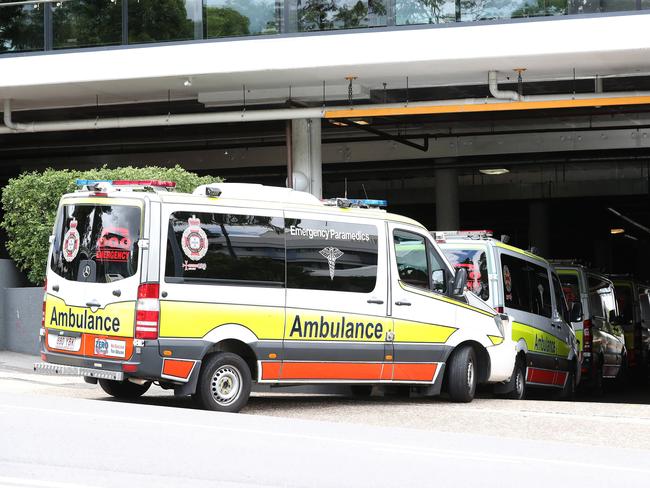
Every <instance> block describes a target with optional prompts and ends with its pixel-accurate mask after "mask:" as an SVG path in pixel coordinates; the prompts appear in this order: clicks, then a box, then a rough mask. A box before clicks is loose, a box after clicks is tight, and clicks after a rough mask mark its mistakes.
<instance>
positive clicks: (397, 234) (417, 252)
mask: <svg viewBox="0 0 650 488" xmlns="http://www.w3.org/2000/svg"><path fill="white" fill-rule="evenodd" d="M393 244H394V246H395V257H396V260H397V272H398V273H399V279H400V281H403V282H404V283H406V284H408V285H411V286H417V287H418V288H424V289H427V290H428V289H430V286H429V266H428V263H427V246H426V240H425V239H424V237H423V236H421V235H418V234H414V233H413V232H407V231H403V230H395V231H394V232H393ZM443 280H444V278H443Z"/></svg>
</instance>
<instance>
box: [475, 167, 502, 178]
mask: <svg viewBox="0 0 650 488" xmlns="http://www.w3.org/2000/svg"><path fill="white" fill-rule="evenodd" d="M479 172H480V173H483V174H484V175H490V176H494V175H504V174H506V173H510V170H509V169H506V168H485V169H479Z"/></svg>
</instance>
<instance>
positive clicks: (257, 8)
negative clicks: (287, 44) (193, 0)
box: [203, 0, 284, 38]
mask: <svg viewBox="0 0 650 488" xmlns="http://www.w3.org/2000/svg"><path fill="white" fill-rule="evenodd" d="M203 3H204V8H205V13H204V15H205V31H206V36H207V37H209V38H210V37H225V36H247V35H256V34H277V33H279V32H280V26H281V24H282V13H283V4H284V2H282V1H279V0H204V2H203Z"/></svg>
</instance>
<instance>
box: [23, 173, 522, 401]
mask: <svg viewBox="0 0 650 488" xmlns="http://www.w3.org/2000/svg"><path fill="white" fill-rule="evenodd" d="M78 183H79V185H80V189H79V190H78V191H76V192H75V193H72V194H67V195H64V196H63V197H62V199H61V202H60V205H59V209H58V216H57V219H56V223H55V226H54V230H53V234H52V237H51V247H50V254H49V261H48V266H47V282H46V286H45V298H44V303H43V327H42V329H41V356H42V360H43V362H41V363H38V364H36V365H35V368H36V369H37V370H38V371H40V372H44V373H50V374H68V375H80V376H83V377H85V379H86V381H88V382H91V383H97V382H98V383H99V385H100V386H101V388H102V389H103V390H104V391H105V392H106V393H108V394H109V395H112V396H114V397H118V398H134V397H138V396H140V395H142V394H144V393H145V392H146V391H147V389H148V388H149V387H150V385H151V384H152V383H156V384H158V385H160V386H161V387H162V388H165V389H170V390H173V391H174V393H175V394H176V395H192V397H193V398H194V399H195V400H196V401H197V402H198V403H199V405H200V406H202V407H203V408H206V409H211V410H216V411H223V412H237V411H239V410H240V409H241V408H243V407H244V406H245V405H246V403H247V401H248V398H249V395H250V392H251V388H252V387H253V386H254V385H255V384H269V385H272V386H279V387H281V386H287V385H301V384H347V385H352V386H354V387H356V388H357V391H366V392H367V391H368V387H372V386H377V385H378V386H380V387H381V386H387V385H407V386H408V387H409V388H410V391H412V392H414V393H419V394H423V395H436V394H438V393H440V392H441V390H442V389H443V387H444V389H445V391H447V392H448V394H449V397H450V398H451V399H452V400H453V401H458V402H469V401H471V400H472V398H473V397H474V393H475V390H476V387H477V385H478V384H482V383H507V382H508V381H509V380H510V376H511V374H512V371H513V367H514V362H515V350H514V343H512V341H511V340H510V338H511V335H512V333H511V331H510V329H509V328H510V324H509V322H508V321H507V320H503V319H502V317H501V316H500V315H499V314H497V313H496V312H495V311H494V310H493V309H492V308H490V307H489V306H488V305H487V304H486V303H485V302H483V301H482V300H481V299H479V298H478V297H477V296H476V295H474V294H473V293H470V292H467V291H466V290H465V284H466V279H467V274H466V272H465V271H461V272H456V273H454V271H453V269H452V268H451V266H450V265H449V263H448V261H447V260H446V259H445V258H444V256H443V255H442V253H441V252H440V249H439V248H438V246H437V245H436V243H435V241H434V240H433V239H432V237H431V236H430V235H429V233H428V232H427V231H426V229H425V228H424V227H423V226H422V225H420V224H418V223H417V222H415V221H413V220H410V219H408V218H405V217H401V216H398V215H392V214H389V213H387V212H386V211H384V210H381V209H378V208H364V207H368V206H369V204H373V203H379V204H381V203H384V204H385V202H367V201H354V200H348V199H333V200H328V201H321V200H319V199H317V198H315V197H313V196H312V195H310V194H307V193H303V192H298V191H294V190H291V189H288V188H278V187H268V186H262V185H253V184H234V183H214V184H210V185H202V186H200V187H198V188H196V190H195V191H194V192H193V193H192V194H188V193H179V192H176V191H174V186H175V184H174V183H173V182H162V181H112V182H108V181H102V182H98V181H79V182H78Z"/></svg>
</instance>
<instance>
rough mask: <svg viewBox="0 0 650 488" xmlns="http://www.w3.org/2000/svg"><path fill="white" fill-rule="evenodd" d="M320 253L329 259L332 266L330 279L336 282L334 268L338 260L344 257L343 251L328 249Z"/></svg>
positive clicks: (328, 261)
mask: <svg viewBox="0 0 650 488" xmlns="http://www.w3.org/2000/svg"><path fill="white" fill-rule="evenodd" d="M318 252H319V253H320V255H321V256H323V257H324V258H325V259H327V263H328V264H329V265H330V279H331V280H334V267H335V266H336V260H337V259H338V258H340V257H341V256H343V254H344V253H343V251H341V250H339V249H336V248H335V247H326V248H324V249H321V250H320V251H318Z"/></svg>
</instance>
